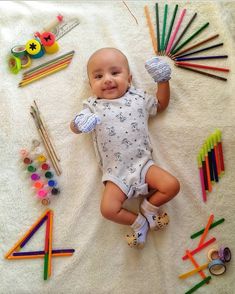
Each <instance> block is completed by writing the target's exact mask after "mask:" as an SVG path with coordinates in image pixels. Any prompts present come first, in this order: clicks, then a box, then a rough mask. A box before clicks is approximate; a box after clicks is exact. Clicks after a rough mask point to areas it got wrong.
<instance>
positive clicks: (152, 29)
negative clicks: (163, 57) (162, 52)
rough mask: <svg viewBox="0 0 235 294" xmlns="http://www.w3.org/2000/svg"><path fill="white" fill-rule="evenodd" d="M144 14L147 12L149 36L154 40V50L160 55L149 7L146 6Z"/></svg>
mask: <svg viewBox="0 0 235 294" xmlns="http://www.w3.org/2000/svg"><path fill="white" fill-rule="evenodd" d="M144 12H145V16H146V19H147V24H148V28H149V34H150V37H151V40H152V45H153V50H154V53H155V54H156V55H157V53H158V49H157V48H158V45H157V41H156V37H155V34H154V28H153V23H152V21H151V17H150V13H149V9H148V6H147V5H145V6H144Z"/></svg>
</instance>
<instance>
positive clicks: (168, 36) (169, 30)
mask: <svg viewBox="0 0 235 294" xmlns="http://www.w3.org/2000/svg"><path fill="white" fill-rule="evenodd" d="M178 7H179V5H178V4H176V5H175V9H174V11H173V15H172V18H171V22H170V26H169V29H168V33H167V36H166V40H165V44H164V50H166V49H167V45H168V42H169V39H170V36H171V31H172V28H173V25H174V22H175V17H176V14H177V11H178Z"/></svg>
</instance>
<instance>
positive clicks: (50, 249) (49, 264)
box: [48, 211, 53, 277]
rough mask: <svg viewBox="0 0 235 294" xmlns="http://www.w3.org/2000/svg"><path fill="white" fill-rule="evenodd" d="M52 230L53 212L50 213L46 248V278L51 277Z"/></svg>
mask: <svg viewBox="0 0 235 294" xmlns="http://www.w3.org/2000/svg"><path fill="white" fill-rule="evenodd" d="M52 228H53V211H51V212H50V229H49V248H48V276H49V277H50V276H51V268H52V265H51V262H52V260H51V257H52Z"/></svg>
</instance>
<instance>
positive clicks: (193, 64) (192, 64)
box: [175, 62, 229, 72]
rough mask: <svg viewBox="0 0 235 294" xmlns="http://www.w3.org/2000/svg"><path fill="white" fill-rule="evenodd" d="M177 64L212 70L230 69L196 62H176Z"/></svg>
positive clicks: (226, 70)
mask: <svg viewBox="0 0 235 294" xmlns="http://www.w3.org/2000/svg"><path fill="white" fill-rule="evenodd" d="M175 64H176V65H182V66H189V67H198V68H205V69H211V70H218V71H225V72H228V71H229V69H228V68H223V67H215V66H209V65H203V64H196V63H190V62H176V63H175Z"/></svg>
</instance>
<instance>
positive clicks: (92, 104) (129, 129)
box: [84, 87, 157, 198]
mask: <svg viewBox="0 0 235 294" xmlns="http://www.w3.org/2000/svg"><path fill="white" fill-rule="evenodd" d="M84 108H89V109H90V111H91V112H92V113H94V114H97V115H98V116H99V117H100V119H101V124H99V125H96V127H95V129H94V130H93V132H92V135H93V140H94V146H95V151H96V155H97V157H98V159H99V165H100V167H101V169H102V171H103V177H102V181H103V182H106V181H111V182H113V183H114V184H116V185H117V186H118V187H119V188H120V189H121V190H122V191H123V192H124V193H125V194H126V196H127V197H128V198H130V197H135V196H138V195H146V194H147V193H148V186H147V184H146V183H145V176H146V173H147V171H148V169H149V167H150V166H151V165H153V164H154V162H153V159H152V147H151V143H150V139H149V135H148V118H149V116H153V115H155V114H156V113H157V99H156V97H153V96H149V95H147V94H146V92H143V91H141V90H137V89H135V88H132V87H131V88H129V89H128V91H127V92H126V93H125V95H124V96H122V97H120V98H117V99H100V98H98V99H97V97H90V98H88V99H87V100H86V101H85V102H84Z"/></svg>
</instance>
